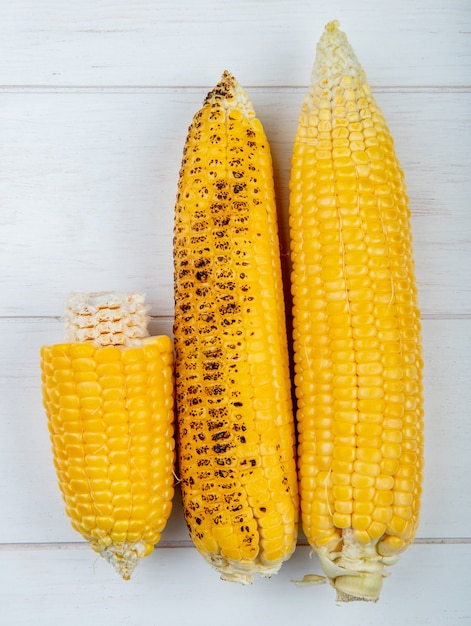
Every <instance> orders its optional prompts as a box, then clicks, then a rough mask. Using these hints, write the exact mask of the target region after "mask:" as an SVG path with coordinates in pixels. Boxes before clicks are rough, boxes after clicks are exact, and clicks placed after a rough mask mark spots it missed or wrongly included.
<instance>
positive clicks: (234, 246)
mask: <svg viewBox="0 0 471 626" xmlns="http://www.w3.org/2000/svg"><path fill="white" fill-rule="evenodd" d="M174 234H175V237H174V261H175V326H174V338H175V348H176V401H177V413H178V450H179V469H180V477H181V486H182V494H183V505H184V512H185V518H186V522H187V525H188V528H189V532H190V534H191V537H192V538H193V541H194V543H195V545H196V547H197V548H198V550H199V551H200V552H201V554H202V555H203V556H204V558H205V559H206V560H207V561H208V562H209V563H210V564H211V565H212V566H213V567H215V568H216V569H217V570H219V572H220V573H221V577H222V578H224V579H226V580H233V581H238V582H242V583H248V582H251V581H252V579H253V575H254V574H256V573H259V574H261V575H262V576H269V575H271V574H273V573H275V572H276V571H278V569H279V567H280V565H281V563H282V562H283V561H284V560H286V559H287V558H288V557H289V556H290V555H291V553H292V552H293V550H294V548H295V544H296V537H297V516H298V502H297V478H296V463H295V439H294V424H293V411H292V400H291V390H290V378H289V366H288V351H287V338H286V327H285V313H284V300H283V292H282V281H281V266H280V255H279V243H278V230H277V221H276V206H275V198H274V189H273V172H272V162H271V155H270V150H269V146H268V143H267V139H266V137H265V134H264V132H263V129H262V126H261V124H260V122H259V120H258V119H257V118H256V117H255V114H254V112H253V109H252V104H251V103H250V102H249V100H248V98H247V95H246V93H245V91H244V90H243V89H242V88H241V86H240V85H239V84H238V83H237V81H236V80H235V79H234V77H233V76H231V75H230V74H229V73H228V72H225V73H224V74H223V76H222V79H221V81H220V83H219V84H218V85H217V86H216V87H215V88H214V89H213V90H212V91H211V92H210V93H209V94H208V96H207V98H206V100H205V102H204V106H203V107H202V109H201V110H200V111H199V112H198V113H197V114H196V115H195V117H194V119H193V122H192V124H191V126H190V128H189V132H188V137H187V140H186V144H185V148H184V156H183V163H182V168H181V171H180V180H179V188H178V195H177V203H176V214H175V231H174Z"/></svg>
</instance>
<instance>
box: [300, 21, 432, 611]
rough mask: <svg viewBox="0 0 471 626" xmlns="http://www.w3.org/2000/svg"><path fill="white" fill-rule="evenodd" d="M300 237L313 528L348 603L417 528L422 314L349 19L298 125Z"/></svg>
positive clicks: (307, 482) (391, 167)
mask: <svg viewBox="0 0 471 626" xmlns="http://www.w3.org/2000/svg"><path fill="white" fill-rule="evenodd" d="M290 232H291V260H292V268H293V271H292V293H293V329H294V330H293V339H294V362H295V386H296V397H297V401H298V411H297V417H298V433H299V438H298V440H299V447H298V458H299V476H300V491H301V509H302V515H303V528H304V531H305V533H306V536H307V538H308V540H309V542H310V544H311V545H312V546H313V547H314V549H315V550H316V552H317V553H318V555H319V556H320V559H321V562H322V566H323V568H324V570H325V573H326V574H327V576H328V577H329V578H330V580H331V582H332V584H333V585H334V587H335V588H336V589H337V592H338V599H339V600H340V601H346V600H358V599H363V600H370V601H375V600H377V599H378V597H379V593H380V590H381V585H382V580H383V577H384V576H385V567H386V566H388V565H392V564H393V563H394V562H395V561H396V560H397V558H398V555H399V554H400V553H401V552H402V551H403V550H405V549H406V548H407V546H408V545H409V544H410V543H411V542H412V540H413V538H414V535H415V532H416V529H417V526H418V522H419V509H420V497H421V489H422V487H421V484H422V466H423V397H422V367H423V362H422V352H421V328H420V311H419V308H418V299H417V288H416V282H415V276H414V261H413V249H412V236H411V229H410V210H409V205H408V199H407V195H406V190H405V185H404V176H403V173H402V170H401V168H400V164H399V161H398V159H397V156H396V154H395V151H394V145H393V140H392V137H391V135H390V132H389V129H388V127H387V125H386V122H385V120H384V117H383V115H382V113H381V110H380V109H379V107H378V106H377V104H376V102H375V100H374V98H373V96H372V94H371V89H370V87H369V86H368V84H367V83H366V77H365V72H364V71H363V69H362V67H361V65H360V63H359V61H358V59H357V58H356V56H355V53H354V51H353V49H352V47H351V46H350V44H349V42H348V40H347V38H346V36H345V34H344V33H343V32H342V31H340V30H339V24H338V22H337V21H333V22H330V23H329V24H327V26H326V29H325V32H324V33H323V35H322V37H321V39H320V41H319V44H318V46H317V55H316V60H315V63H314V67H313V72H312V82H311V85H310V87H309V90H308V93H307V94H306V97H305V100H304V103H303V107H302V112H301V115H300V119H299V125H298V130H297V135H296V138H295V142H294V149H293V158H292V171H291V177H290Z"/></svg>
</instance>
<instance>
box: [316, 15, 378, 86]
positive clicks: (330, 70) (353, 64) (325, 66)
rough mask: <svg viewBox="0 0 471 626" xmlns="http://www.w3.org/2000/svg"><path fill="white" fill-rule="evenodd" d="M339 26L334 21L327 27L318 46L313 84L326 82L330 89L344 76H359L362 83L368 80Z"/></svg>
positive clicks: (336, 21)
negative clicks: (331, 85)
mask: <svg viewBox="0 0 471 626" xmlns="http://www.w3.org/2000/svg"><path fill="white" fill-rule="evenodd" d="M339 26H340V24H339V22H338V20H332V21H331V22H329V23H328V24H326V26H325V30H324V32H323V34H322V36H321V38H320V39H319V42H318V44H317V49H316V59H315V61H314V66H313V69H312V76H311V84H316V83H317V82H320V81H321V80H325V81H326V87H328V85H329V84H332V82H334V83H338V82H339V77H340V78H341V77H342V76H344V75H351V76H358V78H359V80H360V82H365V80H366V74H365V71H364V70H363V68H362V66H361V63H360V62H359V60H358V58H357V56H356V54H355V51H354V50H353V48H352V46H351V45H350V42H349V41H348V39H347V35H346V34H345V33H344V32H343V31H342V30H340V28H339Z"/></svg>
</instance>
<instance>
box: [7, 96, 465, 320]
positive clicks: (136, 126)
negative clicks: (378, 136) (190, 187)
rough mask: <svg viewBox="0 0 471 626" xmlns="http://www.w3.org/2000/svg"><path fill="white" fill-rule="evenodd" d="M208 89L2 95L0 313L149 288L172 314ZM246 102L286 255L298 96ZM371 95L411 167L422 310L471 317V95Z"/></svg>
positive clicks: (45, 309) (58, 307) (160, 307)
mask: <svg viewBox="0 0 471 626" xmlns="http://www.w3.org/2000/svg"><path fill="white" fill-rule="evenodd" d="M205 95H206V91H205V90H204V89H190V90H188V89H186V90H184V89H178V90H169V89H163V90H155V91H152V92H151V93H147V92H142V91H139V90H133V91H131V92H130V93H123V92H117V93H116V92H115V91H106V92H104V93H100V92H99V91H96V90H95V91H92V92H86V91H85V92H84V91H79V92H77V93H69V92H52V93H51V92H50V91H46V92H44V93H24V92H22V91H20V92H19V93H16V92H15V93H8V94H3V95H2V96H1V97H0V136H1V137H2V141H1V142H0V162H1V163H2V177H1V179H0V197H1V198H2V212H1V213H0V238H1V246H0V266H1V267H2V274H3V277H2V299H1V300H0V315H61V314H62V310H63V306H64V299H65V298H66V297H67V295H68V293H69V291H99V290H102V289H117V290H123V291H129V290H140V291H145V292H146V293H147V294H148V298H149V303H151V304H152V307H153V309H154V311H155V313H156V314H159V315H170V314H172V307H173V286H172V284H173V283H172V281H173V270H172V262H173V261H172V250H171V240H172V225H173V208H174V203H175V195H176V189H177V180H178V172H179V169H180V163H181V156H182V149H183V144H184V141H185V136H186V132H187V128H188V125H189V124H190V122H191V119H192V117H193V115H194V113H196V111H197V110H198V109H199V108H200V106H201V104H202V101H203V98H204V96H205ZM250 95H251V97H252V100H253V102H254V106H255V108H256V111H257V113H258V115H259V117H260V119H261V120H262V122H263V124H264V126H265V130H266V133H267V136H268V138H269V140H270V142H271V147H272V154H273V160H274V168H275V177H276V187H277V196H278V203H279V213H280V229H281V239H282V245H283V251H284V252H286V251H287V250H288V245H289V243H288V233H287V212H288V178H289V165H290V157H291V149H292V141H293V137H294V132H295V128H296V124H297V119H298V115H299V111H300V107H301V102H302V98H303V95H304V89H295V90H292V89H279V88H278V89H253V90H251V92H250ZM377 99H378V102H379V104H380V105H381V106H382V108H383V110H384V114H385V116H386V119H387V120H388V123H389V125H390V127H391V130H392V133H393V136H394V137H395V141H396V147H397V152H398V155H399V158H400V160H401V163H402V167H403V169H404V171H405V173H406V179H407V184H408V191H409V195H410V201H411V210H412V215H413V234H414V238H415V248H416V267H417V276H418V280H419V288H420V299H421V306H422V311H423V313H424V314H434V313H440V314H442V315H443V314H450V313H451V314H463V313H466V312H469V309H470V307H469V303H470V300H471V284H470V282H469V280H468V279H467V277H468V265H467V258H469V253H470V234H471V213H470V211H469V201H468V198H469V197H471V165H470V161H469V158H468V157H469V143H470V142H469V130H468V129H469V127H470V126H471V113H470V112H471V92H466V93H459V94H457V93H455V92H452V93H448V92H437V93H433V94H432V93H429V92H426V93H423V92H410V91H404V90H395V91H392V92H390V91H384V90H379V93H378V94H377ZM283 258H284V260H285V261H286V260H287V257H286V256H284V257H283ZM12 259H14V260H15V261H14V262H12Z"/></svg>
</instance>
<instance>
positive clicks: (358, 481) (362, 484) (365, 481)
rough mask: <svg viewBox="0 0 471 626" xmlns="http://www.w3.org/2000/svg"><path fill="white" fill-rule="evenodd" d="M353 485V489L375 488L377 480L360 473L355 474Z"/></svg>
mask: <svg viewBox="0 0 471 626" xmlns="http://www.w3.org/2000/svg"><path fill="white" fill-rule="evenodd" d="M351 483H352V486H353V487H357V488H360V489H365V488H367V487H373V486H374V485H375V478H374V477H373V476H365V475H364V474H359V473H358V472H353V474H352V478H351Z"/></svg>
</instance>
